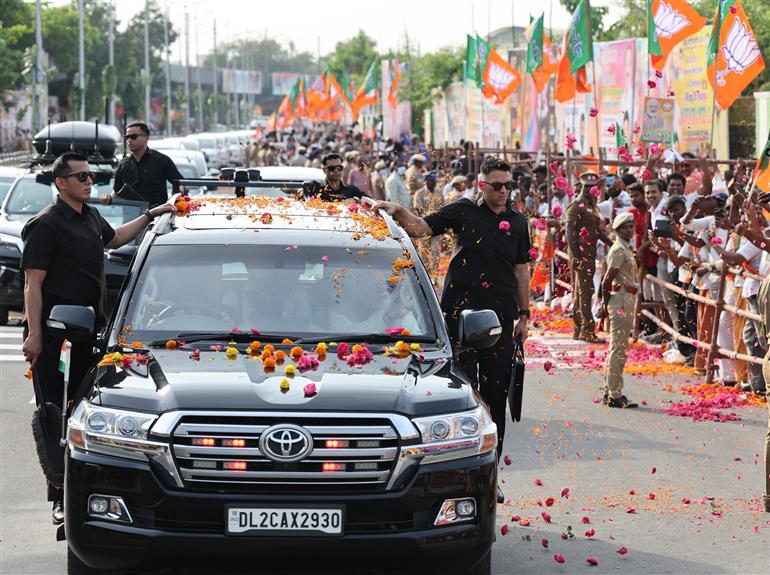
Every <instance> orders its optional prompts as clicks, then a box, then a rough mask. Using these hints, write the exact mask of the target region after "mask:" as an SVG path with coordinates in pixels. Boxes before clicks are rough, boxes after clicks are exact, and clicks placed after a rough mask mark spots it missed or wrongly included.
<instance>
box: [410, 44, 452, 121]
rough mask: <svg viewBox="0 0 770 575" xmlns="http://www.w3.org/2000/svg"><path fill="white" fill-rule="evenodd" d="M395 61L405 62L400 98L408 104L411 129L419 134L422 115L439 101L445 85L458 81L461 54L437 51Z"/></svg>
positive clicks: (446, 50)
mask: <svg viewBox="0 0 770 575" xmlns="http://www.w3.org/2000/svg"><path fill="white" fill-rule="evenodd" d="M399 61H401V62H405V63H406V64H407V66H408V69H409V71H408V73H407V74H405V76H406V78H405V80H406V81H405V82H404V83H403V88H402V90H401V97H402V98H403V99H404V100H409V101H410V102H411V104H412V122H413V128H414V130H415V132H417V133H420V134H421V133H422V132H423V129H424V126H423V119H424V114H423V112H424V111H425V110H427V109H428V108H430V106H431V105H432V104H433V102H434V101H436V100H437V99H438V98H440V97H441V93H442V91H443V90H445V89H446V88H447V86H449V84H451V83H452V82H453V81H455V80H461V79H462V77H463V65H464V64H465V50H464V49H462V48H441V49H440V50H438V51H436V52H431V53H428V54H424V55H422V56H419V57H418V56H414V55H412V54H410V53H406V54H401V55H399Z"/></svg>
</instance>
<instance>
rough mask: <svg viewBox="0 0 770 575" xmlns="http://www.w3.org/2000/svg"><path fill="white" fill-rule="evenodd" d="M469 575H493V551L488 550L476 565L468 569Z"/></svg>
mask: <svg viewBox="0 0 770 575" xmlns="http://www.w3.org/2000/svg"><path fill="white" fill-rule="evenodd" d="M468 575H492V551H487V554H486V555H484V558H483V559H482V560H481V561H479V562H478V563H477V564H476V566H475V567H471V568H470V569H468Z"/></svg>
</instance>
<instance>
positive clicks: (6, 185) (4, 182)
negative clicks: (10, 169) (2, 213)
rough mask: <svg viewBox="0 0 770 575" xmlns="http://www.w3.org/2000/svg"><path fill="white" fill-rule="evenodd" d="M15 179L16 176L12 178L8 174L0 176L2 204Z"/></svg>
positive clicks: (0, 202)
mask: <svg viewBox="0 0 770 575" xmlns="http://www.w3.org/2000/svg"><path fill="white" fill-rule="evenodd" d="M15 179H16V177H15V176H13V177H10V178H9V177H6V176H0V204H2V203H3V200H4V199H5V196H6V194H7V193H8V190H10V189H11V184H13V180H15Z"/></svg>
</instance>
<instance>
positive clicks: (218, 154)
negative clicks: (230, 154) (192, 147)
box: [191, 134, 227, 169]
mask: <svg viewBox="0 0 770 575" xmlns="http://www.w3.org/2000/svg"><path fill="white" fill-rule="evenodd" d="M191 138H193V139H194V140H195V141H197V142H198V146H199V148H200V151H201V152H203V153H204V155H205V157H206V163H207V164H208V166H209V168H217V169H219V168H223V167H224V166H226V165H227V156H226V152H225V151H224V149H223V148H222V147H220V146H219V145H218V144H217V139H216V137H215V136H214V135H212V134H195V135H194V136H191Z"/></svg>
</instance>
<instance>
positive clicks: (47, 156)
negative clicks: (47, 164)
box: [40, 116, 55, 161]
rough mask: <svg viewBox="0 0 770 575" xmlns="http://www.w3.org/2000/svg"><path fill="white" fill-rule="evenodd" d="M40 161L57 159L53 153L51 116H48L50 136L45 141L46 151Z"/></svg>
mask: <svg viewBox="0 0 770 575" xmlns="http://www.w3.org/2000/svg"><path fill="white" fill-rule="evenodd" d="M40 159H41V160H45V161H51V160H53V159H55V158H54V155H53V154H52V153H51V116H48V136H47V137H46V139H45V151H44V152H43V155H42V156H41V157H40Z"/></svg>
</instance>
